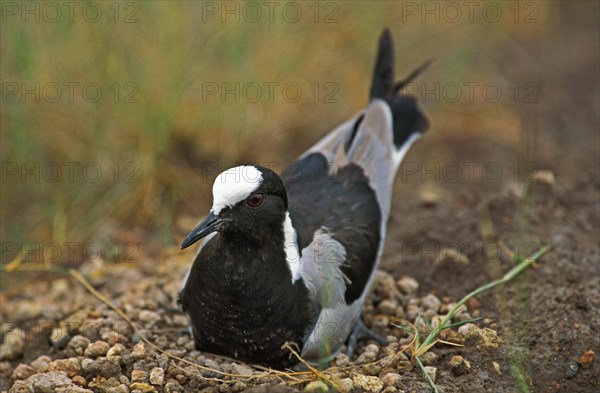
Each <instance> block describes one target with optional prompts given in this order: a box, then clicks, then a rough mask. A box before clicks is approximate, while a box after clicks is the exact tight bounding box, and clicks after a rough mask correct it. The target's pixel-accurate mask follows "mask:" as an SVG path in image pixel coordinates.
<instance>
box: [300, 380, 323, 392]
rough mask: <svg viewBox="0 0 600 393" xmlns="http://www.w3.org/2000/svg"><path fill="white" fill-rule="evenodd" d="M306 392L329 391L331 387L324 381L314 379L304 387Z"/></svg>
mask: <svg viewBox="0 0 600 393" xmlns="http://www.w3.org/2000/svg"><path fill="white" fill-rule="evenodd" d="M303 391H304V393H328V392H329V387H328V386H327V385H326V384H325V382H323V381H312V382H309V383H308V385H306V387H305V388H304V390H303Z"/></svg>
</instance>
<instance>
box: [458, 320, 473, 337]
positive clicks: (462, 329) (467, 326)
mask: <svg viewBox="0 0 600 393" xmlns="http://www.w3.org/2000/svg"><path fill="white" fill-rule="evenodd" d="M474 329H477V325H475V324H473V323H465V324H464V325H461V326H460V327H459V328H458V333H460V334H462V335H463V336H467V335H468V334H469V333H470V332H471V330H474Z"/></svg>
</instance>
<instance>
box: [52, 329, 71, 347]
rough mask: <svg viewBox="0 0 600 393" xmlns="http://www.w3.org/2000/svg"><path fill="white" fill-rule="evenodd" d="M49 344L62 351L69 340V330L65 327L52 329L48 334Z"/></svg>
mask: <svg viewBox="0 0 600 393" xmlns="http://www.w3.org/2000/svg"><path fill="white" fill-rule="evenodd" d="M49 338H50V343H51V344H52V346H53V347H54V348H58V349H63V348H65V347H66V346H67V344H68V343H69V341H70V340H71V335H70V334H69V330H68V329H67V328H66V327H65V326H59V327H55V328H54V329H52V333H50V337H49Z"/></svg>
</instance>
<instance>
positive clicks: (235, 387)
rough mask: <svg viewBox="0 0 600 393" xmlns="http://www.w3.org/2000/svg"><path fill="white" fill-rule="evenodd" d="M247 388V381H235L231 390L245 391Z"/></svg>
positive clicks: (235, 391) (235, 392)
mask: <svg viewBox="0 0 600 393" xmlns="http://www.w3.org/2000/svg"><path fill="white" fill-rule="evenodd" d="M246 389H248V385H246V383H245V382H243V381H235V383H234V384H233V386H232V387H231V391H232V392H234V393H237V392H243V391H244V390H246Z"/></svg>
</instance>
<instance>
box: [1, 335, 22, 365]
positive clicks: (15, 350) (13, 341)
mask: <svg viewBox="0 0 600 393" xmlns="http://www.w3.org/2000/svg"><path fill="white" fill-rule="evenodd" d="M24 346H25V333H24V332H23V331H22V330H21V329H13V330H11V331H10V332H7V333H6V334H5V335H4V343H3V344H2V345H0V361H1V360H15V359H18V358H20V357H21V355H23V347H24Z"/></svg>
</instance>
